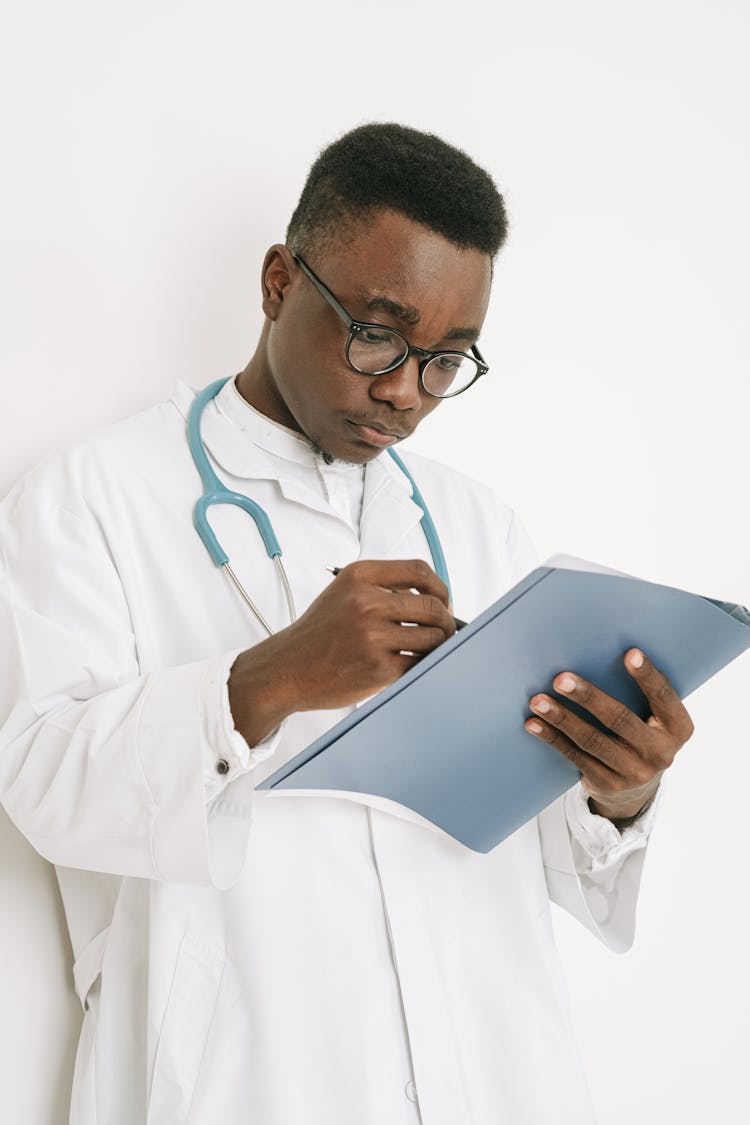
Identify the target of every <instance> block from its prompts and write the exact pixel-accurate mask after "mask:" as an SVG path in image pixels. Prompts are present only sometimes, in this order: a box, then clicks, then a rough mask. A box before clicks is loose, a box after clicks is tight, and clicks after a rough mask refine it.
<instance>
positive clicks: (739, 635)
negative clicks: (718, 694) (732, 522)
mask: <svg viewBox="0 0 750 1125" xmlns="http://www.w3.org/2000/svg"><path fill="white" fill-rule="evenodd" d="M552 564H557V565H552ZM632 647H639V648H642V649H643V650H644V651H645V652H646V653H647V654H648V656H649V658H650V659H651V660H652V661H653V663H654V664H655V665H656V666H657V667H659V668H660V669H661V670H662V671H663V672H665V673H666V675H667V676H668V677H669V679H670V680H671V682H672V684H673V685H674V687H675V689H676V691H677V692H678V694H679V695H680V697H681V698H683V699H684V698H685V697H686V696H687V695H689V694H690V693H691V692H692V691H694V690H695V689H696V688H697V687H699V686H700V685H701V684H702V683H704V682H705V681H706V680H708V679H710V678H711V677H712V676H713V675H715V674H716V672H718V671H719V670H720V669H721V668H723V667H724V666H725V665H727V664H729V663H730V662H731V661H732V660H734V659H735V658H736V657H738V656H739V655H740V654H741V653H742V652H744V651H745V650H746V649H748V648H750V614H749V613H748V611H747V610H746V609H745V608H744V607H743V606H740V605H737V604H734V603H726V602H721V601H718V600H716V599H712V598H706V597H701V596H700V595H697V594H690V593H687V592H686V591H684V590H680V589H677V588H675V587H671V586H663V585H659V584H656V583H653V582H647V581H644V580H642V579H638V578H632V577H630V576H627V575H622V574H619V573H617V572H612V571H605V570H604V569H603V568H599V567H597V566H596V564H592V563H587V562H585V561H583V560H574V559H569V558H568V557H566V556H555V557H554V558H553V559H550V560H548V562H547V563H546V564H544V565H543V566H540V567H538V568H537V569H536V570H533V571H532V572H531V573H530V574H528V575H527V576H526V577H525V578H524V579H523V580H522V581H521V582H519V583H518V584H517V585H515V586H514V587H512V588H511V589H510V590H509V591H508V592H507V593H506V594H505V595H503V597H501V598H500V599H499V600H498V601H496V602H495V603H494V604H493V605H491V606H490V607H489V608H488V609H487V610H485V611H484V613H482V614H480V615H479V617H477V618H476V619H475V620H474V621H472V622H470V623H469V624H468V625H466V627H465V628H463V629H461V630H460V631H459V632H457V633H455V634H454V636H453V637H451V638H450V640H448V641H446V642H444V643H443V644H442V645H439V646H438V648H436V649H434V650H433V651H432V652H431V653H429V654H428V655H427V656H426V657H424V659H423V660H421V661H420V662H419V664H417V665H415V666H414V667H413V668H411V669H410V670H409V671H408V672H407V673H406V674H405V675H403V676H402V677H401V678H400V679H398V680H396V681H395V683H393V684H391V685H390V686H389V687H387V688H385V689H383V691H381V692H379V693H378V694H377V695H376V696H374V697H373V698H372V699H370V700H368V701H367V702H366V703H364V704H363V705H362V706H361V707H359V708H358V709H356V710H354V711H353V712H352V713H351V714H349V715H347V716H346V717H345V718H344V719H342V720H341V721H340V722H339V723H337V724H336V725H335V726H333V727H332V728H331V729H330V730H329V731H327V732H326V733H325V734H324V735H322V736H321V737H320V738H318V739H317V740H316V741H315V742H313V743H311V745H310V746H308V747H306V748H305V749H304V750H303V751H301V753H299V754H297V755H296V756H295V757H294V758H292V759H291V760H290V761H289V762H287V763H286V764H285V765H284V766H282V767H281V768H280V769H279V770H277V771H276V772H275V773H274V774H272V775H271V776H270V777H268V778H267V779H266V780H265V781H264V782H262V783H261V784H260V785H259V786H258V787H257V788H258V789H261V790H274V791H276V792H282V791H284V790H294V791H295V792H299V791H300V790H304V791H309V792H310V794H311V795H313V794H314V792H315V791H316V790H327V791H331V790H337V791H340V792H343V793H346V792H349V793H352V794H358V795H362V794H367V795H370V796H373V797H378V798H384V799H386V800H390V801H395V802H397V803H398V804H400V805H403V806H406V807H407V808H409V809H411V810H413V811H414V812H416V813H417V814H419V816H421V817H424V818H426V819H427V820H428V821H431V822H432V824H434V825H436V826H437V827H438V828H440V829H442V830H443V831H445V832H447V833H448V834H449V835H450V836H452V837H454V839H456V840H458V841H459V842H461V843H462V844H464V845H465V846H466V847H468V848H471V849H472V850H474V851H478V852H488V851H490V850H491V849H492V848H494V847H496V846H497V845H498V844H499V843H500V842H501V841H502V840H504V839H505V838H506V837H507V836H509V835H510V834H511V833H513V832H515V831H516V829H518V828H520V827H521V826H522V825H523V824H525V823H526V822H527V821H528V820H530V819H531V818H532V817H534V816H536V814H537V813H539V812H541V810H542V809H544V808H546V806H547V805H549V804H550V803H551V802H552V801H554V800H555V799H556V798H557V797H559V796H560V795H561V794H562V793H564V792H565V791H566V790H567V789H569V788H570V787H571V786H573V785H574V784H575V783H576V782H577V781H578V779H579V777H580V774H579V771H578V770H577V769H576V767H575V766H574V765H573V764H572V763H571V762H569V761H568V760H567V759H566V758H564V757H563V756H562V755H561V754H560V753H559V752H558V751H557V750H555V749H554V748H552V747H550V746H547V745H546V744H545V743H543V742H540V740H539V739H537V738H535V737H534V736H533V735H531V734H529V733H528V732H527V731H526V730H525V729H524V726H523V723H524V720H525V719H526V718H528V716H529V706H528V701H529V698H530V697H531V696H532V695H533V694H535V693H536V692H539V691H549V692H552V694H553V695H554V694H555V693H554V692H553V691H552V687H551V681H552V679H553V677H554V676H555V675H557V674H558V673H559V672H561V671H564V670H566V669H568V670H570V671H575V672H577V673H578V674H579V675H581V676H583V677H585V678H586V679H589V680H591V681H592V682H593V683H595V684H597V686H598V687H600V688H601V689H602V690H603V691H605V692H607V693H608V694H609V695H612V696H614V697H615V698H617V699H619V700H620V701H621V702H623V703H625V704H626V705H627V706H628V707H629V708H631V710H633V711H635V712H636V714H638V715H639V716H640V717H641V718H643V719H646V718H647V717H648V714H649V708H648V704H647V703H646V700H645V697H644V696H643V695H642V693H641V691H640V689H639V688H638V687H637V685H636V684H635V682H634V681H633V680H632V679H631V677H630V676H629V675H628V673H627V672H626V671H625V669H624V666H623V655H624V653H625V652H626V651H627V649H629V648H632ZM565 702H566V705H567V706H570V707H571V708H574V709H577V708H575V705H574V704H572V703H571V701H569V700H567V699H566V701H565ZM580 713H581V714H585V716H586V718H587V719H588V721H590V722H591V721H595V720H593V718H592V716H590V715H589V714H588V713H586V712H584V711H580ZM598 725H600V726H601V724H598Z"/></svg>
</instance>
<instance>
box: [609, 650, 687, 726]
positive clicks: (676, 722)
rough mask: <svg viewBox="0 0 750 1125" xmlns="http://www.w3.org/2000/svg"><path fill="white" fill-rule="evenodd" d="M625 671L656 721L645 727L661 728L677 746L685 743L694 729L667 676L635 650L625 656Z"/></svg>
mask: <svg viewBox="0 0 750 1125" xmlns="http://www.w3.org/2000/svg"><path fill="white" fill-rule="evenodd" d="M625 668H626V671H628V672H629V673H630V675H631V676H632V677H633V679H634V680H635V682H636V683H637V684H638V687H639V688H640V689H641V691H642V692H643V694H644V695H645V696H646V699H647V700H648V704H649V707H650V708H651V714H652V716H653V718H654V719H655V720H656V723H651V722H650V721H649V724H648V725H649V726H651V727H652V728H653V727H654V726H656V725H658V726H660V727H661V728H662V729H663V730H666V731H668V733H669V734H671V735H673V736H674V738H675V739H676V740H677V741H678V743H679V744H680V745H682V744H683V743H685V742H687V740H688V739H689V738H690V736H691V735H692V733H693V731H694V729H695V728H694V726H693V720H692V719H691V718H690V715H689V714H688V711H687V709H686V708H685V705H684V703H683V702H682V700H681V699H680V697H679V695H678V694H677V692H676V691H675V689H674V688H673V686H672V684H671V682H670V681H669V679H668V678H667V676H665V675H664V673H663V672H661V671H660V670H659V669H658V668H656V667H655V666H654V665H653V664H652V663H651V661H650V660H649V659H648V657H647V656H646V655H645V653H643V652H641V650H640V649H638V648H631V649H628V651H627V652H626V653H625Z"/></svg>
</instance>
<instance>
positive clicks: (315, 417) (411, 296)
mask: <svg viewBox="0 0 750 1125" xmlns="http://www.w3.org/2000/svg"><path fill="white" fill-rule="evenodd" d="M312 257H313V256H312V255H311V258H312ZM308 265H309V266H310V267H311V268H312V269H313V270H314V271H315V273H316V274H317V275H318V277H320V279H321V281H323V282H324V283H325V285H326V286H328V288H329V289H330V290H331V291H332V292H333V293H334V294H335V296H336V297H337V298H338V300H339V302H340V303H341V304H342V305H343V306H344V308H345V309H346V311H347V312H348V313H349V315H350V316H352V317H353V318H354V319H355V320H361V321H366V322H373V323H378V324H385V325H388V326H389V327H391V328H395V329H396V330H397V331H399V332H400V333H401V334H402V335H403V336H405V337H406V339H407V340H408V341H409V343H410V344H412V345H414V346H415V347H420V348H425V349H429V350H430V351H437V350H440V349H447V350H453V351H468V349H469V348H470V346H471V344H473V343H475V342H476V339H477V336H478V335H479V330H480V328H481V326H482V322H483V320H484V317H485V313H486V311H487V304H488V302H489V296H490V281H491V267H490V259H489V257H488V255H486V254H484V253H482V252H481V251H479V250H474V249H468V250H462V249H460V248H459V247H457V246H455V245H454V244H453V243H451V242H449V241H448V240H447V239H445V238H443V237H442V236H441V235H439V234H436V233H435V232H434V231H430V230H428V229H427V228H426V227H423V226H421V225H420V224H419V223H415V222H412V221H411V220H410V219H407V218H406V217H405V216H403V215H400V214H397V213H395V212H392V211H381V212H378V213H377V214H376V217H375V219H374V221H370V222H367V223H364V224H363V230H362V231H361V232H359V233H357V234H355V235H353V236H348V237H347V239H346V240H344V239H342V241H341V243H340V244H336V245H331V246H330V247H329V248H328V249H327V250H326V251H325V252H322V253H321V254H320V255H319V256H315V257H314V260H309V261H308ZM263 293H264V299H263V308H264V311H265V313H266V317H267V322H266V326H265V328H264V333H263V337H262V339H261V345H260V347H259V349H258V352H257V353H256V355H255V356H254V358H253V360H251V362H250V364H249V365H248V368H247V369H246V371H244V372H243V374H242V376H241V377H240V380H239V383H238V387H239V389H240V392H241V393H242V394H243V395H244V396H245V398H246V399H247V400H248V401H249V402H250V403H251V404H252V405H253V406H255V407H256V409H258V410H260V411H261V412H262V413H264V414H266V415H267V416H268V417H270V418H272V419H274V420H275V421H277V422H280V423H282V425H285V426H288V427H289V428H290V429H294V430H297V431H298V432H299V433H301V434H304V435H305V436H306V437H307V438H308V439H309V440H310V441H311V442H312V443H313V445H314V446H316V447H317V448H318V449H319V450H320V451H321V452H323V453H324V454H325V455H327V456H328V457H329V458H332V459H336V460H340V461H348V462H352V463H355V464H362V465H363V464H366V463H367V462H368V461H371V460H372V459H373V458H374V457H376V456H377V455H378V454H379V453H380V452H381V451H382V450H383V449H384V448H385V447H386V446H387V445H389V444H395V443H396V442H398V441H402V440H403V439H404V438H406V437H408V436H409V434H411V433H413V432H414V430H415V429H416V427H417V426H418V425H419V423H420V422H421V421H422V419H423V418H424V417H426V415H428V414H430V413H431V412H432V411H433V410H435V409H436V407H437V406H439V405H440V402H441V400H440V399H437V398H433V397H431V396H430V395H427V394H426V393H424V392H423V391H422V390H421V389H420V386H419V358H420V357H419V356H418V355H411V356H410V357H409V358H408V359H407V361H406V362H405V363H404V364H403V365H402V366H401V367H399V368H397V370H395V371H391V372H388V373H386V374H384V375H360V374H357V373H356V372H355V371H353V370H352V369H351V368H350V367H349V365H348V363H347V361H346V355H345V346H346V340H347V328H346V325H345V324H344V322H343V321H342V320H341V319H340V317H338V316H337V315H336V312H335V311H334V310H333V309H332V308H331V307H330V305H329V304H328V302H327V301H326V300H325V299H324V298H323V296H322V295H321V294H320V293H319V292H318V291H317V289H316V288H315V286H314V285H313V284H312V282H311V281H310V280H309V278H307V277H306V276H305V274H304V273H303V271H302V270H301V269H300V268H299V267H298V266H297V265H296V263H295V262H294V260H293V258H292V256H291V254H290V253H289V251H288V249H287V248H286V247H282V246H274V247H272V248H271V250H270V251H269V252H268V254H267V255H266V261H265V263H264V272H263ZM446 409H450V406H447V407H446Z"/></svg>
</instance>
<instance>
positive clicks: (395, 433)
mask: <svg viewBox="0 0 750 1125" xmlns="http://www.w3.org/2000/svg"><path fill="white" fill-rule="evenodd" d="M348 421H349V424H350V425H351V426H355V427H356V428H358V429H366V430H375V431H377V433H379V434H383V435H385V436H386V437H395V438H399V439H403V438H407V437H408V436H409V434H410V433H411V430H394V429H393V427H392V426H384V425H383V424H382V423H381V422H373V421H371V420H370V419H369V418H363V419H362V420H361V421H357V420H356V419H355V418H349V419H348Z"/></svg>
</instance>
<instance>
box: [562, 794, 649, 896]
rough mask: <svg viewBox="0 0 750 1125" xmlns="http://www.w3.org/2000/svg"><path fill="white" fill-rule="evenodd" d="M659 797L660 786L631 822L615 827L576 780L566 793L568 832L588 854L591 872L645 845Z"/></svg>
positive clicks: (619, 860)
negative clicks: (591, 804)
mask: <svg viewBox="0 0 750 1125" xmlns="http://www.w3.org/2000/svg"><path fill="white" fill-rule="evenodd" d="M661 801H662V790H661V786H660V787H659V789H658V790H657V791H656V795H655V796H654V798H653V799H652V800H651V801H650V803H649V804H648V805H647V806H646V808H645V809H644V810H643V812H642V813H641V814H640V815H639V816H638V818H637V819H636V820H634V821H633V823H632V824H629V825H628V826H627V827H626V828H623V829H618V828H617V827H616V826H615V825H614V824H613V823H612V821H611V820H609V819H608V818H607V817H606V816H599V815H598V814H597V813H594V812H592V811H591V809H590V808H589V803H588V794H587V792H586V790H585V789H584V787H583V785H582V784H581V782H580V781H579V782H578V784H577V785H574V786H573V788H572V789H569V790H568V792H567V793H566V794H565V816H566V819H567V822H568V828H569V829H570V833H571V836H572V837H573V839H574V840H575V841H576V843H577V844H578V845H579V847H580V848H581V851H582V852H583V853H584V856H585V857H586V858H587V864H586V866H587V867H588V869H589V872H590V873H591V874H595V873H596V872H597V871H600V870H602V869H604V868H607V867H612V866H615V865H616V864H618V863H620V862H621V861H622V860H623V859H624V858H625V857H626V856H627V855H629V854H630V853H631V852H634V851H637V850H638V849H639V848H645V846H646V844H647V842H648V837H649V834H650V832H651V829H652V827H653V824H654V820H655V818H656V815H657V813H658V810H659V806H660V805H661Z"/></svg>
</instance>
